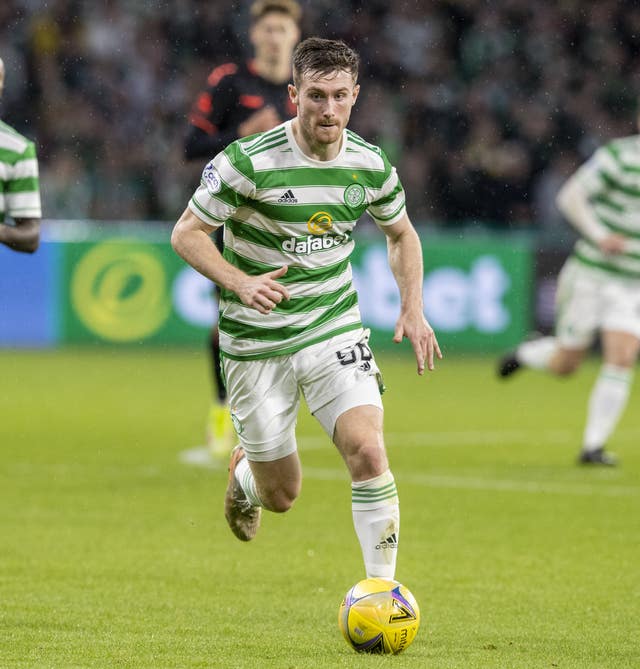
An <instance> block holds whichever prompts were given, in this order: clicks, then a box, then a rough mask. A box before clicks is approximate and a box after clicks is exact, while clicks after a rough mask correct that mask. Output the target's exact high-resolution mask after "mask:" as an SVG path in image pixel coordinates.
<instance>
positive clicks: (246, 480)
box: [234, 457, 262, 506]
mask: <svg viewBox="0 0 640 669" xmlns="http://www.w3.org/2000/svg"><path fill="white" fill-rule="evenodd" d="M234 473H235V477H236V481H237V482H238V483H239V484H240V487H241V488H242V490H243V491H244V494H245V495H246V496H247V499H248V500H249V503H250V504H251V506H262V502H261V501H260V496H259V495H258V489H257V487H256V480H255V478H254V476H253V472H252V471H251V467H250V466H249V461H248V460H247V458H246V457H244V458H242V460H240V462H238V464H237V465H236V471H235V472H234Z"/></svg>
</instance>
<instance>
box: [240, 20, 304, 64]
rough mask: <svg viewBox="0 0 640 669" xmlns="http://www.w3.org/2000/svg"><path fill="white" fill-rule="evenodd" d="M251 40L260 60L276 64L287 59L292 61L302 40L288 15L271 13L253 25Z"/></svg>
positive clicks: (294, 23) (250, 34)
mask: <svg viewBox="0 0 640 669" xmlns="http://www.w3.org/2000/svg"><path fill="white" fill-rule="evenodd" d="M249 39H250V40H251V44H252V45H253V48H254V50H255V56H256V58H257V59H258V60H261V61H264V62H276V63H278V62H281V61H283V60H285V59H286V60H289V61H290V60H291V54H292V53H293V49H294V48H295V46H296V44H297V43H298V40H299V39H300V30H299V28H298V26H297V24H296V22H295V21H294V20H293V19H292V18H291V17H290V16H288V15H287V14H283V13H282V12H269V13H268V14H265V15H264V16H263V17H262V18H261V19H259V20H258V21H256V23H254V24H253V26H252V27H251V31H250V32H249Z"/></svg>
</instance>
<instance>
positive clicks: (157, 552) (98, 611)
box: [0, 349, 640, 669]
mask: <svg viewBox="0 0 640 669" xmlns="http://www.w3.org/2000/svg"><path fill="white" fill-rule="evenodd" d="M379 362H380V365H381V367H382V369H383V372H384V374H385V380H386V383H387V386H388V388H389V391H388V394H387V395H385V406H386V430H387V444H388V450H389V453H390V458H391V463H392V468H393V471H394V474H395V477H396V481H397V484H398V489H399V494H400V500H401V516H402V533H401V542H400V552H399V557H398V571H397V577H398V579H399V580H401V581H402V582H404V583H405V584H406V585H407V586H408V587H409V588H410V589H411V590H412V591H413V593H414V595H415V596H416V598H417V599H418V601H419V603H420V605H421V608H422V627H421V629H420V632H419V633H418V637H417V639H416V641H415V642H414V644H413V645H412V646H411V647H410V648H409V649H408V650H407V651H406V652H405V653H404V654H402V655H400V656H397V657H372V656H359V655H356V654H355V653H353V652H352V651H351V650H350V649H349V648H348V647H347V646H346V644H345V643H344V641H343V640H342V638H341V636H340V632H339V630H338V626H337V610H338V606H339V603H340V600H341V597H342V595H343V594H344V592H346V590H347V589H348V588H349V587H350V586H351V585H352V584H353V583H354V582H355V581H357V580H359V579H360V578H362V577H363V572H362V562H361V557H360V551H359V546H358V544H357V540H356V538H355V534H354V532H353V529H352V525H351V511H350V487H349V482H348V479H347V476H346V474H345V471H344V467H343V465H342V462H341V460H340V459H339V457H338V455H337V454H336V453H335V452H334V450H333V449H332V447H331V445H330V444H329V443H328V441H327V440H326V439H325V438H324V437H323V436H322V433H321V431H320V429H319V427H317V426H316V425H315V423H314V421H313V419H312V418H311V417H310V416H308V414H307V413H306V412H303V413H302V415H301V418H300V421H299V426H298V432H299V441H300V451H301V457H302V461H303V467H304V476H305V479H304V484H303V491H302V495H301V497H300V498H299V500H298V501H297V503H296V505H295V507H294V509H293V510H292V511H291V512H289V513H288V514H285V515H283V516H275V515H273V514H265V516H264V517H263V518H264V520H263V526H262V528H261V530H260V533H259V535H258V537H257V538H256V540H255V541H254V542H252V543H249V544H242V543H240V542H238V541H236V540H235V539H234V538H233V536H232V535H231V533H230V532H229V530H228V529H227V527H226V525H225V521H224V518H223V515H222V497H223V493H224V489H225V486H226V466H220V467H218V468H217V469H210V468H202V467H194V466H187V465H185V464H183V463H182V462H180V460H179V455H180V453H181V452H183V451H184V450H186V449H190V448H193V447H194V446H197V445H198V444H200V443H202V437H203V422H204V417H205V415H206V411H207V403H208V379H207V375H206V366H207V362H206V360H205V357H204V354H202V353H201V352H199V351H196V352H194V351H176V350H146V349H144V350H140V351H133V350H127V351H124V352H119V351H115V350H108V351H104V350H97V349H95V350H74V351H65V352H6V351H5V352H2V353H0V368H1V369H2V383H1V384H0V501H1V507H0V667H2V668H14V667H16V668H17V667H24V668H27V667H28V668H30V669H31V668H45V667H47V668H58V667H60V668H65V669H66V668H75V667H99V668H105V667H131V668H133V667H136V668H138V667H144V668H150V669H161V668H164V667H166V668H178V667H185V668H187V667H221V668H225V669H233V668H238V669H240V668H243V669H244V668H254V667H255V668H258V669H263V668H271V667H273V668H274V669H275V668H277V669H319V668H325V667H326V668H335V667H350V668H351V667H356V668H358V667H367V668H370V667H373V668H377V667H390V666H393V667H403V668H404V667H412V668H414V667H415V668H416V669H418V668H420V669H423V668H433V669H445V668H450V667H451V668H454V667H455V668H464V669H474V668H476V667H477V668H482V669H487V668H494V667H495V668H496V669H498V668H499V669H517V668H522V669H534V668H545V667H549V668H551V667H559V668H561V669H571V668H575V669H588V668H593V669H596V668H597V669H603V668H609V667H611V668H616V669H618V668H623V667H629V668H631V667H634V668H637V667H638V666H639V665H640V656H639V651H638V649H639V648H640V633H639V628H638V618H639V616H640V584H639V583H640V582H639V581H638V563H639V561H640V542H639V541H638V536H639V534H640V449H639V448H638V442H639V441H640V416H639V414H638V412H637V407H638V401H639V400H640V389H639V388H638V387H636V389H635V390H634V393H633V396H632V397H631V400H630V403H629V408H628V410H627V412H626V415H625V417H624V419H623V421H622V423H621V425H620V427H619V429H618V431H617V433H616V435H615V437H614V439H613V440H612V442H611V443H610V447H611V449H612V450H614V451H616V452H617V453H618V454H619V455H620V456H621V458H622V466H621V467H620V468H618V469H616V470H612V471H610V470H600V469H581V468H578V467H576V466H575V465H574V459H575V456H576V453H577V450H578V446H579V443H580V436H581V431H582V424H583V420H584V407H585V404H586V401H587V396H588V392H589V387H590V384H591V383H592V381H593V378H594V375H595V373H596V369H597V367H596V364H595V362H592V363H590V364H589V365H587V366H586V367H585V368H584V369H583V370H582V371H581V372H580V373H579V374H578V375H577V376H576V377H574V378H573V379H570V380H567V381H557V380H554V379H550V378H547V377H545V376H543V375H541V374H536V373H532V372H527V373H523V374H521V375H518V377H516V378H514V379H513V380H510V381H508V382H506V383H500V382H498V381H497V380H495V378H494V375H493V361H492V360H490V359H488V358H487V359H465V358H456V359H454V358H451V359H447V360H444V361H442V362H441V363H440V364H439V366H438V369H437V371H436V372H435V373H433V374H430V375H428V376H427V378H422V379H420V378H418V377H417V376H416V375H415V372H414V366H413V362H412V360H411V359H410V358H401V357H395V358H394V357H379Z"/></svg>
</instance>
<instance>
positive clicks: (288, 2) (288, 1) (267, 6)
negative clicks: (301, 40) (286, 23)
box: [249, 0, 302, 23]
mask: <svg viewBox="0 0 640 669" xmlns="http://www.w3.org/2000/svg"><path fill="white" fill-rule="evenodd" d="M271 12H277V13H279V14H286V15H287V16H290V17H291V18H292V19H293V20H294V21H295V22H296V23H300V19H301V18H302V9H301V8H300V5H299V4H298V3H297V2H296V0H256V1H255V2H254V3H253V4H252V5H251V9H250V10H249V14H250V15H251V23H256V22H257V21H259V20H260V19H261V18H262V17H263V16H266V15H267V14H270V13H271Z"/></svg>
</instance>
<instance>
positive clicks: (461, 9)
mask: <svg viewBox="0 0 640 669" xmlns="http://www.w3.org/2000/svg"><path fill="white" fill-rule="evenodd" d="M249 4H250V1H249V0H246V1H245V0H235V1H225V0H101V1H100V2H91V3H89V2H82V1H81V0H2V2H1V3H0V56H1V57H2V58H3V59H4V61H5V64H6V67H7V80H6V84H5V95H4V99H3V101H2V103H1V107H0V109H1V113H0V118H3V120H5V121H6V122H8V123H10V124H12V125H14V127H16V128H17V129H18V130H20V131H21V132H23V133H25V134H26V135H28V136H30V137H32V138H34V139H35V140H36V143H37V147H38V152H39V157H40V164H41V187H42V195H43V209H44V216H45V217H46V218H74V219H77V218H85V217H91V218H97V219H103V220H122V219H152V220H169V221H172V220H175V219H176V218H177V217H178V216H179V215H180V213H181V212H182V210H183V208H184V206H185V205H186V202H187V200H188V198H189V197H190V195H191V193H192V192H193V190H194V188H195V186H196V184H197V182H198V180H199V173H200V170H201V168H202V165H189V164H187V163H186V161H185V160H184V156H183V140H184V136H185V133H186V129H187V115H188V113H189V109H190V107H191V105H192V103H193V101H194V99H195V96H196V94H197V92H198V91H199V90H200V89H202V87H203V85H204V82H205V80H206V77H207V74H208V73H209V72H210V70H211V69H212V68H213V67H214V66H215V65H217V64H220V63H223V62H226V61H227V60H229V59H238V58H244V57H248V56H249V55H250V48H249V44H248V42H247V39H246V35H247V29H248V6H249ZM301 5H302V6H303V9H304V19H303V23H302V27H303V36H305V37H308V36H311V35H319V36H322V37H330V38H341V39H344V40H345V41H347V42H348V43H349V44H350V45H351V46H353V47H355V48H356V49H357V50H358V51H359V53H360V54H361V56H362V61H363V71H362V74H361V78H360V82H361V84H362V90H361V96H360V98H359V101H358V104H357V106H356V109H355V111H354V114H353V117H352V123H351V127H352V129H353V130H355V131H356V132H359V133H360V134H362V135H363V136H364V137H365V138H366V139H368V140H369V141H372V142H374V143H378V144H380V145H381V146H382V147H383V148H384V149H385V150H386V152H387V153H388V155H389V157H390V159H391V161H392V162H393V163H394V164H396V165H397V167H398V170H399V172H400V175H401V178H402V180H403V183H404V185H405V188H406V190H407V194H408V201H409V212H410V215H411V217H412V219H413V220H414V221H415V222H416V223H422V222H432V223H435V224H437V225H441V226H450V227H453V226H463V225H467V226H469V225H481V224H482V225H487V226H490V227H497V228H499V229H506V228H514V229H517V228H523V229H538V230H547V231H551V232H552V231H553V230H554V229H555V228H556V227H557V226H559V225H562V223H561V222H560V221H559V215H558V213H557V211H556V210H555V207H554V206H553V197H554V194H555V192H556V191H557V189H558V187H559V185H560V184H561V183H562V182H563V181H564V179H565V178H566V177H567V176H568V175H569V174H570V173H571V172H572V171H573V170H574V169H575V168H576V167H577V166H578V165H579V164H580V163H581V162H583V161H584V160H585V159H586V158H587V157H589V155H591V153H592V152H593V150H594V149H595V148H596V146H598V145H599V144H600V143H602V142H603V141H605V140H607V139H610V138H612V137H616V136H623V135H629V134H634V133H635V132H636V94H637V92H638V91H640V86H639V83H640V82H639V76H640V68H639V67H638V58H639V57H640V3H637V1H636V0H629V1H624V0H539V1H538V2H531V0H501V1H500V2H486V1H485V0H458V1H456V0H431V1H430V0H396V1H395V2H389V0H301ZM480 222H481V223H480Z"/></svg>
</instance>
